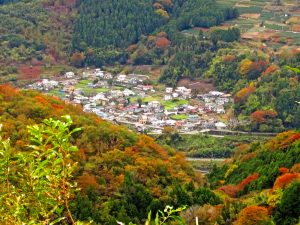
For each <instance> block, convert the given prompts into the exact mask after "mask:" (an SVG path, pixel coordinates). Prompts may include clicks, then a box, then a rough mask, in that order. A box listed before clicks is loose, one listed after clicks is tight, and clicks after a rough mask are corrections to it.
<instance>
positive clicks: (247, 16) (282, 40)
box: [217, 0, 300, 48]
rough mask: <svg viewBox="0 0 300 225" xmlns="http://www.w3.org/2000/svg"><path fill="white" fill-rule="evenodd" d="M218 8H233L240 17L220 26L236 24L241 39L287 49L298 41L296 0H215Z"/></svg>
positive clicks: (299, 16)
mask: <svg viewBox="0 0 300 225" xmlns="http://www.w3.org/2000/svg"><path fill="white" fill-rule="evenodd" d="M217 2H218V4H219V5H221V6H222V7H228V6H230V7H236V8H238V10H239V12H240V17H239V18H237V19H234V20H231V21H229V22H227V23H226V24H224V26H228V25H230V26H236V27H238V28H240V30H241V32H242V38H243V39H245V40H249V41H252V40H255V41H267V42H268V43H267V45H269V46H270V47H274V48H278V47H282V46H285V45H288V46H290V47H291V48H293V47H295V46H298V45H299V43H300V6H299V3H298V4H297V0H282V1H281V5H280V6H275V5H274V1H273V0H267V1H264V0H218V1H217Z"/></svg>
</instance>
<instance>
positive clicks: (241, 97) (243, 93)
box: [234, 86, 256, 103]
mask: <svg viewBox="0 0 300 225" xmlns="http://www.w3.org/2000/svg"><path fill="white" fill-rule="evenodd" d="M255 90H256V88H255V87H253V86H248V87H245V88H243V89H241V90H240V91H238V92H237V93H236V94H235V96H234V101H235V102H237V103H238V102H242V101H245V100H246V99H247V98H248V96H249V95H251V94H252V93H253V92H255Z"/></svg>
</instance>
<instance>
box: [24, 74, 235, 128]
mask: <svg viewBox="0 0 300 225" xmlns="http://www.w3.org/2000/svg"><path fill="white" fill-rule="evenodd" d="M80 79H88V80H89V81H90V82H88V83H87V84H86V86H87V87H86V88H90V89H94V88H99V87H101V88H107V91H104V92H98V93H93V94H92V95H86V94H85V93H84V91H83V90H82V89H81V88H75V87H76V84H78V82H79V81H80ZM146 79H148V77H147V76H144V75H134V74H131V75H123V74H118V75H116V76H112V75H111V74H110V73H106V72H104V71H101V70H100V69H95V70H89V71H88V72H83V74H82V76H81V77H80V78H78V77H76V76H75V74H74V73H73V72H67V73H66V74H65V75H64V77H63V78H62V79H60V80H59V81H55V80H42V81H39V82H36V83H34V84H31V85H30V86H29V88H31V89H37V90H40V91H45V92H47V91H49V90H52V89H53V88H59V91H60V92H61V93H62V94H63V96H64V97H63V99H64V100H65V101H68V102H71V103H74V104H80V105H82V107H83V110H84V111H86V112H94V113H96V114H97V115H98V116H100V117H102V118H103V119H106V120H110V121H114V122H117V123H122V124H128V125H131V126H134V127H136V128H137V129H138V130H140V131H143V130H151V131H155V132H161V130H162V129H163V127H165V126H172V127H175V128H176V129H178V130H180V131H182V132H189V131H193V130H202V129H215V128H217V129H225V128H226V124H224V123H223V122H221V121H219V120H218V116H217V115H218V114H222V113H225V106H226V104H228V103H229V102H230V101H231V96H230V95H228V94H224V93H222V92H217V91H211V92H209V93H206V94H202V95H197V96H193V95H192V90H191V89H188V88H185V87H177V88H170V87H167V88H166V89H165V91H164V92H163V93H157V92H158V91H157V90H155V88H154V87H153V86H152V85H145V84H144V81H145V80H146ZM109 80H110V81H109ZM116 87H118V88H116ZM120 87H121V88H120ZM153 93H155V94H156V96H157V94H160V95H161V100H160V101H155V100H154V101H148V102H145V101H144V100H143V99H145V98H147V97H151V95H152V94H153ZM150 99H151V98H150ZM182 99H184V100H185V101H182V102H184V104H176V102H180V100H182ZM190 99H193V100H194V101H193V104H190V103H189V102H190V101H189V100H190ZM166 101H168V102H173V103H174V104H173V105H172V106H174V107H166V106H165V104H164V103H165V102H166Z"/></svg>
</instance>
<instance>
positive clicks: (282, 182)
mask: <svg viewBox="0 0 300 225" xmlns="http://www.w3.org/2000/svg"><path fill="white" fill-rule="evenodd" d="M299 175H300V174H299V173H286V174H283V175H281V176H279V177H277V179H276V181H275V183H274V186H273V190H276V189H281V188H285V187H286V186H287V185H288V184H290V183H291V182H292V181H294V180H296V179H299V178H300V176H299Z"/></svg>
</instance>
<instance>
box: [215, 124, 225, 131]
mask: <svg viewBox="0 0 300 225" xmlns="http://www.w3.org/2000/svg"><path fill="white" fill-rule="evenodd" d="M215 126H216V128H217V129H218V130H224V129H225V128H226V127H227V125H226V124H225V123H223V122H217V123H215Z"/></svg>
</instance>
